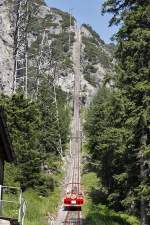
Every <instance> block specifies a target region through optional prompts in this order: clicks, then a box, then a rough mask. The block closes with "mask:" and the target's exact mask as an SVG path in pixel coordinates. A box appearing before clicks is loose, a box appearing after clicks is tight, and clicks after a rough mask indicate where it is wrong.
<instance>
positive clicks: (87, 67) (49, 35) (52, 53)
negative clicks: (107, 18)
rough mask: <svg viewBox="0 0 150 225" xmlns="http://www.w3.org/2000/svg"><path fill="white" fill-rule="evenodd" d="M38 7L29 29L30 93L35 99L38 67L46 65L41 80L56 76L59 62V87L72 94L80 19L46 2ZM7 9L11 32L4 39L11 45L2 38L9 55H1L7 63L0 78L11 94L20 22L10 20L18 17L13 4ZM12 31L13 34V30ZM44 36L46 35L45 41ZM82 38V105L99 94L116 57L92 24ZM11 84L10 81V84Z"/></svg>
mask: <svg viewBox="0 0 150 225" xmlns="http://www.w3.org/2000/svg"><path fill="white" fill-rule="evenodd" d="M7 4H8V3H7ZM34 4H35V5H34ZM34 4H32V5H31V6H30V14H31V15H30V20H29V24H28V28H27V31H28V46H29V51H28V57H29V59H28V93H29V95H31V96H32V97H33V98H34V95H35V90H36V82H37V76H38V75H37V68H38V67H39V64H40V63H41V64H43V65H44V66H43V67H44V69H43V70H42V72H40V73H41V75H40V80H41V79H43V78H44V76H45V75H44V74H49V73H51V74H52V73H53V72H52V71H53V70H54V64H56V62H57V68H56V71H55V75H57V85H58V86H61V88H62V89H63V90H64V91H65V92H67V93H68V94H69V93H70V94H71V93H72V91H73V85H74V84H73V80H74V72H73V63H72V51H73V43H74V34H75V26H76V19H75V18H74V17H71V18H70V15H69V14H68V13H67V12H63V11H61V10H59V9H56V8H49V7H47V6H46V4H45V3H44V1H43V0H36V1H35V2H34ZM7 7H8V8H9V9H10V12H9V15H10V16H9V15H7V20H6V21H7V24H9V27H10V28H9V29H7V31H6V30H5V29H3V38H5V37H7V42H9V43H7V42H5V41H4V40H3V39H2V37H0V42H1V44H0V45H1V48H2V49H4V48H5V51H6V49H7V53H5V54H3V56H1V61H2V65H3V64H5V66H4V67H3V70H1V71H2V72H1V74H0V78H1V82H2V85H3V86H4V85H5V90H4V93H5V94H10V93H11V91H12V86H13V67H14V61H13V47H14V42H13V38H14V37H13V31H14V30H13V29H12V27H15V26H14V25H15V23H16V21H15V20H11V19H10V18H11V16H13V15H14V14H13V13H14V11H13V10H12V8H13V5H9V6H8V5H7ZM2 9H3V10H4V11H5V7H4V6H2ZM7 13H8V12H7ZM70 19H71V20H70ZM70 21H71V24H70ZM70 25H71V26H70ZM5 27H6V25H5ZM10 29H11V32H10V31H9V30H10ZM44 32H45V33H44ZM7 33H9V34H7ZM44 35H46V38H45V39H44ZM69 36H70V43H69ZM81 36H82V47H81V65H82V75H81V89H82V93H81V97H82V102H83V103H85V104H87V103H88V102H90V100H91V98H92V97H93V96H94V95H95V93H96V90H97V88H98V87H99V86H100V85H101V84H102V82H103V81H104V79H105V76H106V74H107V73H111V71H112V68H113V57H112V47H111V46H110V45H106V44H105V43H104V41H102V40H101V38H100V37H99V35H98V34H97V33H96V32H95V31H94V30H93V29H92V28H91V27H90V26H89V25H86V24H83V25H82V26H81ZM5 39H6V38H5ZM43 40H45V41H43ZM42 46H43V47H42ZM41 52H42V53H43V52H44V54H43V55H42V57H43V58H42V59H41V58H40V57H41ZM2 57H3V58H2ZM7 60H9V61H10V62H9V61H7ZM42 60H43V61H42ZM52 62H53V63H52ZM52 64H53V65H52ZM50 67H51V68H50ZM6 74H8V75H6ZM7 82H9V84H8V83H7Z"/></svg>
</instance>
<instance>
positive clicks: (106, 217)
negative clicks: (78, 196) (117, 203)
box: [82, 172, 140, 225]
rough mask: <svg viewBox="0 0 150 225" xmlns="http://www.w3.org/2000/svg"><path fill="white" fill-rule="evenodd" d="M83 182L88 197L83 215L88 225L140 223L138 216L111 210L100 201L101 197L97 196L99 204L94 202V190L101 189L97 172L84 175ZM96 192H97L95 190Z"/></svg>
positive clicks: (131, 224)
mask: <svg viewBox="0 0 150 225" xmlns="http://www.w3.org/2000/svg"><path fill="white" fill-rule="evenodd" d="M82 182H83V185H84V187H86V190H85V193H86V197H85V198H86V199H85V201H86V202H85V205H84V206H83V208H82V210H83V215H84V218H85V222H84V223H85V224H86V225H139V224H140V223H139V221H138V219H137V218H135V217H133V216H129V215H127V214H124V213H118V212H115V211H113V210H110V209H109V208H108V207H107V206H106V205H102V204H100V203H98V202H99V201H98V200H99V199H98V198H99V197H98V195H97V196H95V197H96V199H97V204H96V203H93V201H92V198H91V195H92V192H93V191H94V190H96V189H97V190H98V189H100V186H101V184H100V183H101V182H100V180H99V178H98V177H97V175H96V173H94V172H89V173H87V174H84V175H83V177H82ZM95 193H96V192H95Z"/></svg>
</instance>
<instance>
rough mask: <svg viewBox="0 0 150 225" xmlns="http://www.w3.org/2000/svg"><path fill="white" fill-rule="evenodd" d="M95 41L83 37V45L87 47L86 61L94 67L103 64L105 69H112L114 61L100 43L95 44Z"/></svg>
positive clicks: (85, 50)
mask: <svg viewBox="0 0 150 225" xmlns="http://www.w3.org/2000/svg"><path fill="white" fill-rule="evenodd" d="M94 40H95V39H93V38H87V37H82V41H83V44H84V45H85V49H84V52H85V55H84V58H85V60H88V62H89V63H92V65H94V64H97V63H101V64H102V65H103V66H104V67H105V68H107V69H108V68H111V67H112V63H111V60H112V59H111V58H110V57H109V56H108V54H107V53H106V52H105V51H104V49H103V47H102V46H100V45H99V44H98V43H95V42H94Z"/></svg>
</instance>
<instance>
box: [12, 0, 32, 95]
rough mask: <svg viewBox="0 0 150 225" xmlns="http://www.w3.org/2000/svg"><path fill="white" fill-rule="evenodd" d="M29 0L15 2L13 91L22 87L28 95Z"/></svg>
mask: <svg viewBox="0 0 150 225" xmlns="http://www.w3.org/2000/svg"><path fill="white" fill-rule="evenodd" d="M28 3H29V0H17V1H16V3H15V11H16V14H17V15H16V33H15V46H16V48H15V52H14V55H15V68H14V85H13V92H14V93H15V92H16V89H17V88H19V87H21V88H22V89H23V91H24V92H25V96H26V97H27V81H28V77H27V75H28V69H27V67H28V53H27V50H28V38H27V35H28V32H27V27H28V23H29V14H28Z"/></svg>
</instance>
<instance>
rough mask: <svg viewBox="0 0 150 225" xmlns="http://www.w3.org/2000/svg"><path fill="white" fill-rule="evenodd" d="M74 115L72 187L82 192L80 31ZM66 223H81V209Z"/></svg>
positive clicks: (68, 214)
mask: <svg viewBox="0 0 150 225" xmlns="http://www.w3.org/2000/svg"><path fill="white" fill-rule="evenodd" d="M73 58H74V72H75V82H74V116H73V129H72V136H73V137H74V138H73V139H72V160H73V161H72V163H73V165H72V166H73V170H72V172H73V173H72V178H71V182H72V189H74V188H76V189H77V192H78V193H79V192H80V31H77V33H76V44H75V50H74V56H73ZM63 224H64V225H81V211H80V209H76V211H68V212H67V214H66V217H65V220H64V223H63Z"/></svg>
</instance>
